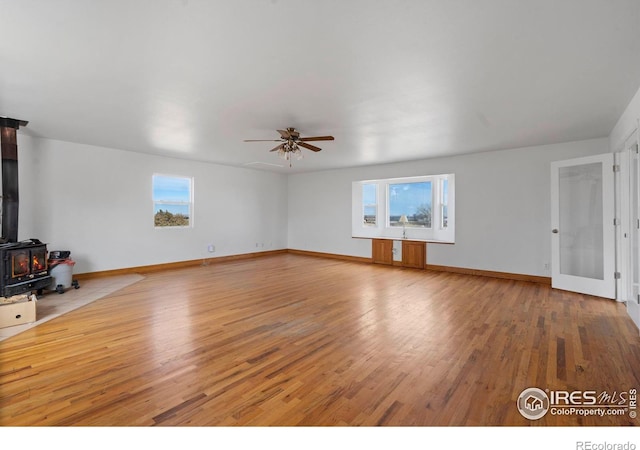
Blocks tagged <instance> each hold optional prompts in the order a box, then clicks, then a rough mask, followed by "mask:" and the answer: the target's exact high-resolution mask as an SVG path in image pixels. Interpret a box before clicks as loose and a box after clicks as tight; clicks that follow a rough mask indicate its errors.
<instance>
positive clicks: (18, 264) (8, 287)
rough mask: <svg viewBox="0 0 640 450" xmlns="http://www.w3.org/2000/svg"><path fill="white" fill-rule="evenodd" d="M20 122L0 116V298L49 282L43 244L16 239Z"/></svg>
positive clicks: (37, 288)
mask: <svg viewBox="0 0 640 450" xmlns="http://www.w3.org/2000/svg"><path fill="white" fill-rule="evenodd" d="M26 124H27V122H25V121H24V120H17V119H9V118H7V117H0V144H1V150H2V237H1V238H0V296H2V297H12V296H14V295H19V294H24V293H27V292H31V291H39V293H41V292H42V290H43V289H44V288H46V287H47V286H49V284H51V282H52V279H53V278H52V277H51V276H50V275H48V274H47V245H46V244H43V243H42V242H40V241H39V240H38V239H29V240H27V241H21V242H17V240H18V141H17V136H16V130H18V128H20V126H25V125H26Z"/></svg>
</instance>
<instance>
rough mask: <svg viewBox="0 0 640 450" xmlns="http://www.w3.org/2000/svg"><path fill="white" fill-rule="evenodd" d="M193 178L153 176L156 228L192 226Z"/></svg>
mask: <svg viewBox="0 0 640 450" xmlns="http://www.w3.org/2000/svg"><path fill="white" fill-rule="evenodd" d="M192 184H193V180H192V179H191V178H186V177H174V176H169V175H154V176H153V220H154V225H155V227H156V228H163V227H190V226H192V224H193V222H192V210H193V201H192V199H193V195H192V193H193V189H192Z"/></svg>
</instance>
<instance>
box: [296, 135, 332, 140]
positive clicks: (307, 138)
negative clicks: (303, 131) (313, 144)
mask: <svg viewBox="0 0 640 450" xmlns="http://www.w3.org/2000/svg"><path fill="white" fill-rule="evenodd" d="M333 139H334V138H333V136H312V137H303V138H300V139H298V140H299V141H333Z"/></svg>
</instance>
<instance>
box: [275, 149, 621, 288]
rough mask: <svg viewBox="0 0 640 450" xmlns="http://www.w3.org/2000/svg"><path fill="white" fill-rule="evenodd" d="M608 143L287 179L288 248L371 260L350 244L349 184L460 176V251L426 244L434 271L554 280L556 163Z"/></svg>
mask: <svg viewBox="0 0 640 450" xmlns="http://www.w3.org/2000/svg"><path fill="white" fill-rule="evenodd" d="M608 151H609V143H608V140H607V139H606V138H602V139H591V140H586V141H578V142H568V143H563V144H554V145H545V146H537V147H528V148H520V149H512V150H503V151H493V152H486V153H478V154H473V155H463V156H456V157H447V158H436V159H427V160H421V161H414V162H408V163H398V164H386V165H379V166H369V167H360V168H351V169H341V170H332V171H323V172H314V173H303V174H296V175H290V176H289V180H288V183H289V187H288V192H289V226H288V230H289V231H288V233H289V238H288V246H289V248H292V249H299V250H309V251H316V252H327V253H335V254H341V255H350V256H362V257H370V256H371V241H370V240H369V239H353V238H351V183H352V182H353V181H357V180H366V179H378V178H391V177H404V176H418V175H433V174H439V173H455V176H456V243H455V244H454V245H446V244H428V245H427V262H428V264H436V265H445V266H453V267H463V268H471V269H481V270H490V271H499V272H510V273H520V274H527V275H539V276H550V271H549V270H545V268H544V264H545V263H549V262H550V260H551V256H550V254H551V250H550V246H551V240H550V237H551V235H550V232H551V230H550V220H551V219H550V203H549V201H550V195H551V194H550V162H551V161H558V160H563V159H570V158H574V157H581V156H587V155H593V154H598V153H606V152H608Z"/></svg>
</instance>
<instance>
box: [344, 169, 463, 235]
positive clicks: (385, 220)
mask: <svg viewBox="0 0 640 450" xmlns="http://www.w3.org/2000/svg"><path fill="white" fill-rule="evenodd" d="M453 183H454V175H453V174H442V175H428V176H421V177H408V178H388V179H382V180H367V181H354V182H353V186H352V216H353V217H352V235H353V236H354V237H368V238H391V239H403V238H406V239H415V240H426V241H439V242H454V239H455V229H454V189H453V187H454V185H453Z"/></svg>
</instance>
